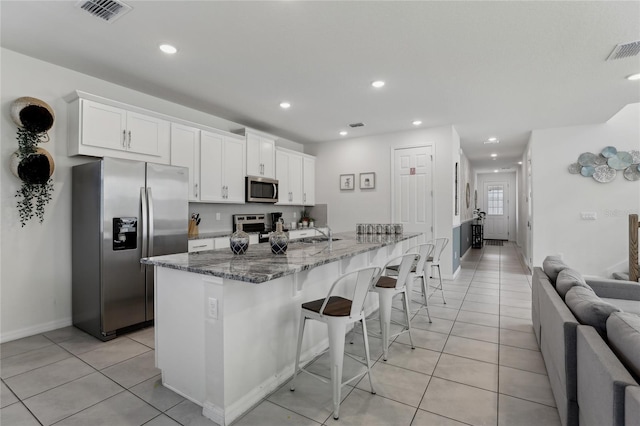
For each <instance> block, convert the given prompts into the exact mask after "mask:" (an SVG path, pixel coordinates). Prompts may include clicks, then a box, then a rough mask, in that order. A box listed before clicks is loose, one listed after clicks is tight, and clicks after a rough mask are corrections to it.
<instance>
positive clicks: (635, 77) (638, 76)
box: [627, 73, 640, 81]
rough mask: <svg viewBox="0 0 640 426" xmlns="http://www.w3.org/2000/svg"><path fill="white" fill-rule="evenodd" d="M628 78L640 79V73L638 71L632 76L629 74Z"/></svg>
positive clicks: (632, 79)
mask: <svg viewBox="0 0 640 426" xmlns="http://www.w3.org/2000/svg"><path fill="white" fill-rule="evenodd" d="M627 80H631V81H634V80H640V73H638V74H631V75H630V76H628V77H627Z"/></svg>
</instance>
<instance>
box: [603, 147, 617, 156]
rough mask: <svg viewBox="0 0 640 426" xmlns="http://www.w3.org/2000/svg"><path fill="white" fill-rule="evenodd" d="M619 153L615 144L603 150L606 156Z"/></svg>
mask: <svg viewBox="0 0 640 426" xmlns="http://www.w3.org/2000/svg"><path fill="white" fill-rule="evenodd" d="M617 153H618V150H617V149H616V147H615V146H608V147H606V148H605V149H603V150H602V156H603V157H605V158H611V157H615V156H616V154H617Z"/></svg>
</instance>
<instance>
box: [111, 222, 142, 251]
mask: <svg viewBox="0 0 640 426" xmlns="http://www.w3.org/2000/svg"><path fill="white" fill-rule="evenodd" d="M137 244H138V218H137V217H114V218H113V250H135V249H136V248H137V247H138V245H137Z"/></svg>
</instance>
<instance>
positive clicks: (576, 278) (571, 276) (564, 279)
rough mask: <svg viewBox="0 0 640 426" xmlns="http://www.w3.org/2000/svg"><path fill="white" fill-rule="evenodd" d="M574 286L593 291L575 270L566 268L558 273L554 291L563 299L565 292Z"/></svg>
mask: <svg viewBox="0 0 640 426" xmlns="http://www.w3.org/2000/svg"><path fill="white" fill-rule="evenodd" d="M576 285H579V286H581V287H585V288H588V289H589V290H591V291H593V289H591V287H590V286H589V284H587V283H586V281H585V280H584V278H582V275H581V274H580V272H578V271H576V270H575V269H571V268H566V269H563V270H562V271H560V273H558V278H557V279H556V290H557V292H558V294H559V295H560V296H562V298H563V299H564V297H565V295H566V294H567V292H568V291H569V290H571V289H572V288H573V287H574V286H576Z"/></svg>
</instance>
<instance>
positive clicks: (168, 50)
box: [160, 44, 178, 55]
mask: <svg viewBox="0 0 640 426" xmlns="http://www.w3.org/2000/svg"><path fill="white" fill-rule="evenodd" d="M160 50H162V51H163V52H164V53H166V54H168V55H173V54H174V53H176V52H177V51H178V49H176V48H175V47H173V46H172V45H170V44H161V45H160Z"/></svg>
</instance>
